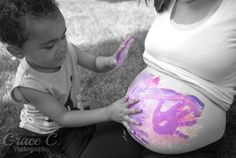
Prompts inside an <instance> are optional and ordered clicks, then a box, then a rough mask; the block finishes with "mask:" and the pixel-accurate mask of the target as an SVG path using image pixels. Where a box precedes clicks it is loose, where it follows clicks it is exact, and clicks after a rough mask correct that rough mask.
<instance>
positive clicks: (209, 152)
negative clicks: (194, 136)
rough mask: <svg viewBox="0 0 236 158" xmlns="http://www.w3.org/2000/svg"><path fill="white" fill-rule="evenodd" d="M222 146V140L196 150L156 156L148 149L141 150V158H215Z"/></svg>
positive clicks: (156, 154)
mask: <svg viewBox="0 0 236 158" xmlns="http://www.w3.org/2000/svg"><path fill="white" fill-rule="evenodd" d="M222 144H223V138H221V139H220V140H218V141H216V142H214V143H212V144H210V145H207V146H205V147H203V148H200V149H198V150H195V151H192V152H188V153H184V154H176V155H166V154H158V153H155V152H152V151H150V150H148V149H144V150H143V158H217V151H219V149H220V148H221V146H222Z"/></svg>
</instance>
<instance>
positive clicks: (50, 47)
mask: <svg viewBox="0 0 236 158" xmlns="http://www.w3.org/2000/svg"><path fill="white" fill-rule="evenodd" d="M53 47H54V45H53V44H51V45H48V46H46V47H44V49H52V48H53Z"/></svg>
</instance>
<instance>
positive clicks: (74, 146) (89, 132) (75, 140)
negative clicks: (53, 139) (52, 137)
mask: <svg viewBox="0 0 236 158" xmlns="http://www.w3.org/2000/svg"><path fill="white" fill-rule="evenodd" d="M94 132H95V126H84V127H78V128H64V129H61V130H60V131H59V132H58V135H59V140H60V142H61V145H60V148H61V152H62V153H64V154H65V156H66V158H80V155H81V153H82V152H83V151H84V149H85V148H86V146H87V144H88V143H89V141H90V140H91V139H92V137H93V134H94Z"/></svg>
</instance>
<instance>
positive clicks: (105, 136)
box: [81, 123, 142, 158]
mask: <svg viewBox="0 0 236 158" xmlns="http://www.w3.org/2000/svg"><path fill="white" fill-rule="evenodd" d="M141 150H142V148H141V146H140V145H139V144H138V143H136V142H135V141H134V140H133V139H132V138H131V137H130V135H129V134H128V132H127V131H126V129H125V128H124V127H123V126H122V125H121V124H118V123H104V124H102V125H101V126H99V127H98V129H97V133H96V134H95V136H94V137H93V139H92V140H91V141H90V143H89V144H88V146H87V148H86V149H85V150H84V152H83V154H82V156H81V158H95V157H99V158H140V156H141V153H142V152H141Z"/></svg>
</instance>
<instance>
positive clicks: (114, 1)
mask: <svg viewBox="0 0 236 158" xmlns="http://www.w3.org/2000/svg"><path fill="white" fill-rule="evenodd" d="M97 1H106V2H109V3H119V2H127V1H135V0H97Z"/></svg>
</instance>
